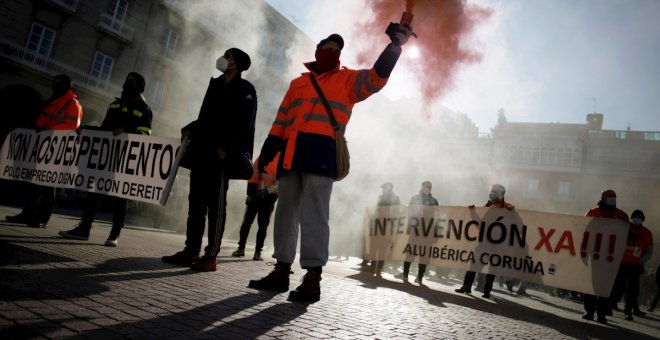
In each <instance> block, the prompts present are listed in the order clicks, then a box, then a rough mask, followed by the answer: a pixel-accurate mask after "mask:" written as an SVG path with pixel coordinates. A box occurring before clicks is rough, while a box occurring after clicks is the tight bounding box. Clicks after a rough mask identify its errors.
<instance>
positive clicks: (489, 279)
mask: <svg viewBox="0 0 660 340" xmlns="http://www.w3.org/2000/svg"><path fill="white" fill-rule="evenodd" d="M476 276H477V273H476V272H473V271H468V272H466V273H465V278H464V279H463V288H464V289H470V290H471V289H472V284H473V283H474V278H475V277H476ZM494 281H495V275H494V274H486V283H485V284H484V291H483V293H484V294H490V291H491V290H493V282H494Z"/></svg>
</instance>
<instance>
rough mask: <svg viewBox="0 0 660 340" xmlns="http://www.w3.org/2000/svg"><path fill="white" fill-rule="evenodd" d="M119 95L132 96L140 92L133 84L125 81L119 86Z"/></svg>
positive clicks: (123, 96)
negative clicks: (120, 89)
mask: <svg viewBox="0 0 660 340" xmlns="http://www.w3.org/2000/svg"><path fill="white" fill-rule="evenodd" d="M121 88H122V91H121V97H122V98H134V97H137V96H139V95H140V92H139V91H138V90H137V88H136V87H135V85H133V84H131V83H129V82H126V83H124V85H123V86H122V87H121Z"/></svg>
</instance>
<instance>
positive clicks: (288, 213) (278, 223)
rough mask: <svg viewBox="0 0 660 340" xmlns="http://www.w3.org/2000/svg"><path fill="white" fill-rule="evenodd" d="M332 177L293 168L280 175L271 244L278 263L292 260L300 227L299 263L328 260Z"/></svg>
mask: <svg viewBox="0 0 660 340" xmlns="http://www.w3.org/2000/svg"><path fill="white" fill-rule="evenodd" d="M333 183H334V179H333V178H330V177H325V176H318V175H313V174H308V173H302V172H296V171H292V172H289V173H286V174H284V175H283V176H282V177H280V178H279V182H278V187H279V202H278V203H277V209H276V210H275V226H274V230H273V243H275V253H274V257H275V258H276V259H277V261H278V262H282V263H293V261H294V260H295V258H296V246H297V244H298V231H299V230H300V266H301V267H302V268H310V267H322V266H325V264H326V262H328V242H329V239H330V226H329V224H328V219H329V217H330V195H331V194H332V184H333Z"/></svg>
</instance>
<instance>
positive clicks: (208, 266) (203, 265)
mask: <svg viewBox="0 0 660 340" xmlns="http://www.w3.org/2000/svg"><path fill="white" fill-rule="evenodd" d="M216 266H217V262H216V260H215V257H210V256H206V255H204V256H202V257H200V258H199V260H197V261H195V262H193V263H191V264H190V269H191V270H197V271H200V272H214V271H215V270H216Z"/></svg>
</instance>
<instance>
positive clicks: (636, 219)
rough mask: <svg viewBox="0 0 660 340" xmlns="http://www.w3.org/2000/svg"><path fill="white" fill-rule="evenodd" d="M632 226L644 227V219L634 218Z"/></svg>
mask: <svg viewBox="0 0 660 340" xmlns="http://www.w3.org/2000/svg"><path fill="white" fill-rule="evenodd" d="M632 224H633V225H636V226H640V225H642V219H641V218H639V217H633V219H632Z"/></svg>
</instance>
